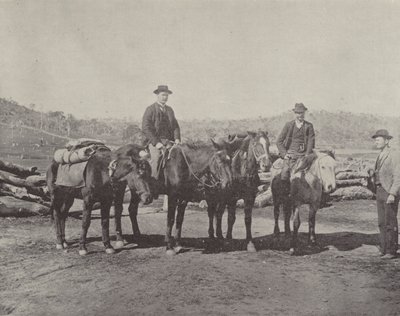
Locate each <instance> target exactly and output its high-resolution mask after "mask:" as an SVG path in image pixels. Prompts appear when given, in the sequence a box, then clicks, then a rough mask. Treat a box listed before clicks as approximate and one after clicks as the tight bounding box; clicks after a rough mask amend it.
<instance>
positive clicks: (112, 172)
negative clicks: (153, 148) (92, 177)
mask: <svg viewBox="0 0 400 316" xmlns="http://www.w3.org/2000/svg"><path fill="white" fill-rule="evenodd" d="M148 158H149V155H148V153H147V152H146V151H144V150H141V151H139V152H138V153H137V155H134V156H121V155H117V157H116V159H114V160H112V161H111V162H110V164H109V166H108V173H109V176H110V178H111V180H112V181H113V182H118V181H127V182H128V185H129V187H130V188H134V189H135V190H136V192H137V193H138V195H139V196H140V198H141V200H142V202H143V203H144V204H149V203H151V202H152V195H151V190H150V185H149V183H150V178H151V167H150V164H149V162H148V161H147V159H148Z"/></svg>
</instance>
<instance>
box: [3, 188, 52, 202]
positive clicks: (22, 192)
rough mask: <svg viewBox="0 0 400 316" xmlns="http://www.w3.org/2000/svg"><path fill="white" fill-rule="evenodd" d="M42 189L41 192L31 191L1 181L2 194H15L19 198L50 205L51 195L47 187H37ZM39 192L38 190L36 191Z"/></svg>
mask: <svg viewBox="0 0 400 316" xmlns="http://www.w3.org/2000/svg"><path fill="white" fill-rule="evenodd" d="M37 190H40V191H41V192H40V194H41V195H38V194H32V193H29V189H26V188H19V187H16V186H13V185H11V184H7V183H0V195H7V196H13V197H15V198H17V199H21V200H25V201H31V202H36V203H39V204H42V205H46V206H50V203H49V201H50V195H49V193H48V191H47V188H37ZM35 193H38V192H35Z"/></svg>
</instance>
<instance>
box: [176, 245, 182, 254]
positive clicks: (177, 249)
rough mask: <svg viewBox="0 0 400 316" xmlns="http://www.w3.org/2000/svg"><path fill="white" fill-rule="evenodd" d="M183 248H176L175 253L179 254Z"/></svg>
mask: <svg viewBox="0 0 400 316" xmlns="http://www.w3.org/2000/svg"><path fill="white" fill-rule="evenodd" d="M182 249H183V247H182V246H177V247H175V248H174V251H175V253H180V252H181V251H182Z"/></svg>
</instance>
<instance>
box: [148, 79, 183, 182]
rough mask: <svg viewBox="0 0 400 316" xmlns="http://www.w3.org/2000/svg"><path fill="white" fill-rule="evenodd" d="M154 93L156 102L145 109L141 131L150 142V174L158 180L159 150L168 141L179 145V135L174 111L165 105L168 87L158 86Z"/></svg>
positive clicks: (169, 92)
mask: <svg viewBox="0 0 400 316" xmlns="http://www.w3.org/2000/svg"><path fill="white" fill-rule="evenodd" d="M154 93H155V94H156V95H157V101H156V102H155V103H153V104H152V105H150V106H149V107H147V109H146V111H145V112H144V115H143V121H142V130H143V133H144V134H145V136H146V137H147V138H148V139H149V141H150V144H149V150H150V156H151V161H150V165H151V174H152V177H154V178H155V179H157V180H158V176H159V170H158V168H159V166H158V165H159V161H160V159H161V150H162V149H163V148H164V146H165V145H167V143H168V142H170V141H172V142H175V143H176V144H179V143H180V141H181V134H180V128H179V124H178V122H177V120H176V118H175V114H174V111H173V110H172V108H171V107H170V106H168V105H167V101H168V97H169V95H170V94H172V91H170V90H169V89H168V86H158V88H157V89H156V90H154Z"/></svg>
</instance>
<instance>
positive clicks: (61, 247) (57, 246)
mask: <svg viewBox="0 0 400 316" xmlns="http://www.w3.org/2000/svg"><path fill="white" fill-rule="evenodd" d="M56 249H57V250H63V249H64V247H63V245H62V244H56Z"/></svg>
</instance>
